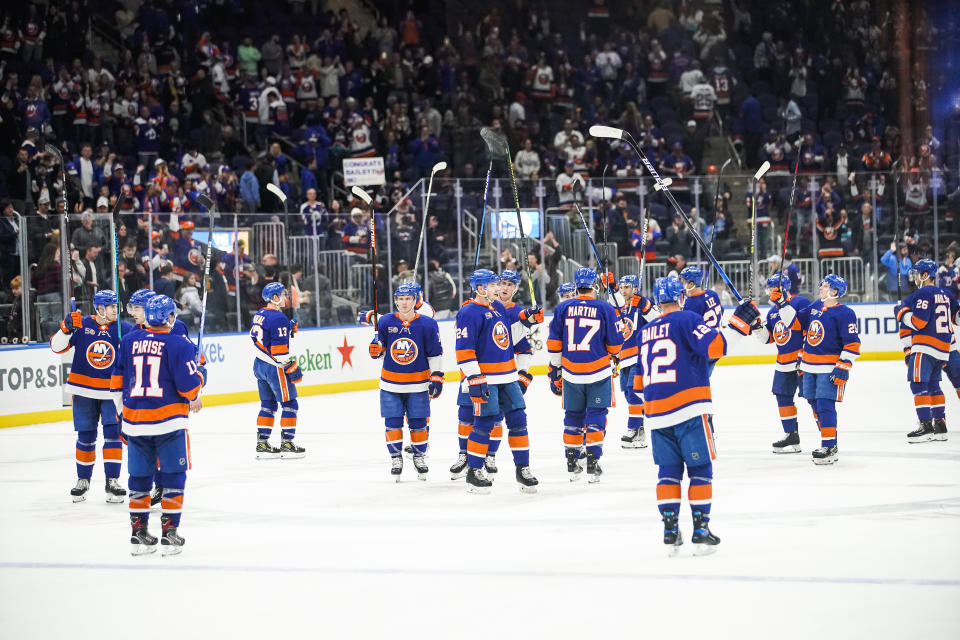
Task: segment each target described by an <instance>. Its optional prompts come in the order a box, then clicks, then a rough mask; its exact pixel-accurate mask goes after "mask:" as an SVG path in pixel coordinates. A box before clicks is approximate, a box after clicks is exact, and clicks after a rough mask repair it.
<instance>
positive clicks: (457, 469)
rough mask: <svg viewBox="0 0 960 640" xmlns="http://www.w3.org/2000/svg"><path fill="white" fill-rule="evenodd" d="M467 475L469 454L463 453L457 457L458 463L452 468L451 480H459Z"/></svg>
mask: <svg viewBox="0 0 960 640" xmlns="http://www.w3.org/2000/svg"><path fill="white" fill-rule="evenodd" d="M465 475H467V454H466V453H463V452H461V453H459V454H458V455H457V461H456V462H454V463H453V465H451V467H450V479H451V480H459V479H460V478H462V477H463V476H465Z"/></svg>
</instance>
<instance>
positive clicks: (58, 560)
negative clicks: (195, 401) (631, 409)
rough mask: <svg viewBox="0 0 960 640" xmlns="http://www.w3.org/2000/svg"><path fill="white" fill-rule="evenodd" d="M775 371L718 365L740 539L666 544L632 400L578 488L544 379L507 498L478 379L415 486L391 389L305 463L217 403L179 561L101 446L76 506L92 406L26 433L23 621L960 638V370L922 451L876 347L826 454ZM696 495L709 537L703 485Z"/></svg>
mask: <svg viewBox="0 0 960 640" xmlns="http://www.w3.org/2000/svg"><path fill="white" fill-rule="evenodd" d="M771 376H772V371H771V367H769V366H741V367H735V366H723V367H718V368H717V371H716V373H715V375H714V377H713V388H714V399H715V409H716V419H715V423H716V429H717V448H718V455H719V457H718V459H717V461H716V463H715V472H714V474H715V485H714V486H715V488H714V505H713V518H712V521H711V527H712V529H713V530H714V533H716V534H717V535H718V536H720V538H722V544H721V545H720V547H719V551H718V552H717V553H716V554H715V555H713V556H708V557H692V556H691V552H690V545H689V544H687V545H685V547H684V550H683V551H682V552H681V555H680V557H676V558H667V557H666V556H665V550H664V546H663V544H662V541H661V532H662V525H661V522H660V518H659V515H658V513H657V509H656V503H655V492H654V485H655V483H656V478H657V473H656V467H655V466H654V465H653V462H652V460H651V454H650V450H649V449H643V450H632V451H628V450H623V449H621V448H620V444H619V438H620V435H621V434H622V432H623V430H624V425H625V422H626V407H625V405H624V404H623V403H622V399H620V400H621V401H620V402H618V406H617V407H616V408H615V409H614V410H612V415H611V418H610V420H609V423H608V432H607V433H608V440H607V442H608V445H607V447H606V455H605V456H604V458H603V467H604V470H605V475H604V476H603V480H602V482H601V483H599V484H596V485H587V484H586V482H585V481H581V482H579V483H576V484H571V483H570V482H568V480H567V478H566V470H565V465H564V461H563V455H562V442H561V434H562V421H561V420H562V413H561V409H560V403H559V400H557V399H555V398H554V396H552V395H551V394H550V393H549V391H548V389H547V381H546V377H545V376H537V377H536V378H535V380H534V386H533V389H532V390H531V392H530V393H529V394H528V395H527V401H528V404H529V409H530V411H529V414H530V419H529V420H530V432H531V436H530V441H531V454H532V468H533V471H534V473H535V474H536V475H537V477H538V478H539V479H540V490H539V493H537V494H536V495H522V494H521V493H520V492H519V491H518V489H517V484H516V482H515V481H514V478H513V464H512V460H511V457H510V453H509V448H508V446H507V444H506V442H504V445H503V447H502V448H501V450H500V454H499V455H498V458H497V460H498V464H499V467H500V474H499V477H498V478H497V479H496V481H495V484H494V487H493V493H492V494H491V495H488V496H478V495H469V494H467V493H466V492H465V487H464V483H463V481H462V480H461V481H457V482H453V481H451V480H450V478H449V474H448V471H447V469H448V468H449V466H450V464H451V463H452V462H453V461H454V459H455V458H456V453H457V444H456V426H455V425H456V418H455V416H456V411H455V406H454V402H455V393H454V388H453V386H452V385H448V386H447V388H446V390H445V392H444V395H443V396H442V397H441V398H440V399H439V400H438V401H435V402H434V403H433V407H434V409H433V410H434V416H433V418H432V420H431V424H432V430H431V449H430V456H429V458H428V463H429V464H430V467H431V472H430V478H429V480H428V481H426V482H418V481H417V480H416V476H415V474H414V472H413V469H412V464H410V461H409V460H407V461H406V462H407V464H406V467H405V469H404V476H403V482H402V483H400V484H396V483H394V482H393V481H392V479H391V478H390V475H389V458H388V455H387V453H386V448H385V446H384V437H383V427H382V423H381V421H380V418H379V413H378V408H377V392H376V391H364V392H355V393H345V394H340V395H320V396H311V397H307V398H302V399H301V401H300V402H301V410H300V427H299V430H298V440H299V442H300V443H301V444H302V445H303V446H305V447H307V457H306V458H305V459H303V460H271V461H257V460H255V459H254V454H253V449H254V444H255V435H254V434H255V430H256V429H255V426H254V419H255V417H256V413H257V405H255V404H246V405H235V406H229V407H215V408H208V409H205V410H203V411H202V412H201V413H200V414H199V415H198V416H196V417H195V418H194V423H193V426H192V427H191V429H190V436H191V443H192V448H193V449H192V451H193V470H192V471H190V473H189V474H188V478H187V490H186V496H185V510H184V515H183V522H182V524H181V528H180V530H181V533H182V534H183V535H184V537H185V538H186V539H187V544H186V546H185V548H184V552H183V554H182V555H180V556H176V557H170V558H162V557H161V556H160V554H159V553H157V554H154V555H152V556H147V557H139V558H133V557H131V556H130V554H129V546H130V545H129V543H128V539H129V532H130V528H129V524H128V517H127V511H126V506H125V505H109V504H106V503H105V501H104V494H103V471H102V466H101V463H100V460H99V457H100V453H99V446H98V462H97V466H96V467H95V470H94V478H93V483H92V487H91V491H90V494H89V498H88V500H87V501H86V502H84V503H80V504H73V503H71V501H70V496H69V495H68V491H69V489H70V488H71V487H72V486H73V484H74V482H75V472H74V462H73V451H74V436H73V430H72V427H71V425H70V424H69V423H58V424H49V425H39V426H34V427H20V428H10V429H3V430H0V494H2V505H3V516H2V518H0V638H3V639H5V640H7V639H9V640H14V639H17V640H19V639H21V638H45V639H49V638H67V637H69V638H98V639H100V638H153V637H163V638H197V637H202V636H203V637H209V636H210V635H211V634H213V635H214V636H215V637H224V638H231V639H233V638H270V637H277V638H279V637H289V638H293V637H298V638H299V637H333V638H373V637H388V638H406V637H411V638H420V639H422V638H457V639H459V638H493V637H504V638H548V637H549V638H567V637H573V636H582V637H587V638H627V637H631V638H637V637H643V634H645V633H651V632H653V633H665V634H671V636H670V637H674V638H677V637H681V638H682V637H691V636H695V637H701V638H725V637H733V636H734V634H736V635H737V636H739V637H748V638H770V637H779V638H799V637H807V638H809V637H818V638H819V637H823V638H853V637H869V638H957V637H960V421H958V420H957V416H958V400H957V397H956V394H955V393H954V392H953V390H952V389H950V388H949V383H946V384H945V391H947V418H948V426H949V427H950V428H951V433H950V440H949V441H948V442H938V443H927V444H917V445H910V444H907V442H906V438H905V433H906V432H907V431H908V430H910V429H912V428H913V426H914V424H915V416H914V413H913V403H912V399H911V396H910V395H909V393H908V388H907V384H906V382H905V374H904V368H903V364H902V363H901V362H861V363H858V364H856V365H855V366H854V369H853V373H852V376H851V382H850V384H849V386H848V392H847V396H846V400H845V401H844V402H843V404H842V405H841V406H840V407H839V418H840V424H839V447H840V462H839V463H838V464H837V465H836V466H834V467H815V466H814V465H813V463H812V462H811V458H810V451H811V450H812V449H813V448H814V447H815V446H819V438H818V434H817V433H816V429H815V428H814V426H813V422H812V419H811V418H810V412H809V409H808V408H807V406H806V405H805V404H803V405H802V406H801V407H800V416H801V423H800V424H801V426H800V431H801V440H802V446H803V453H801V454H794V455H786V456H775V455H774V454H772V453H771V452H770V443H771V442H772V441H773V440H775V439H778V438H779V437H780V434H781V433H782V430H781V428H780V423H779V418H778V414H777V407H776V403H775V401H774V398H773V396H772V395H771V394H770V393H769V388H770V380H771ZM274 433H275V438H277V437H279V434H278V433H277V432H276V431H275V432H274ZM121 480H122V482H123V483H124V485H125V484H126V475H125V472H124V475H123V476H122V477H121ZM684 484H685V485H686V482H685V483H684ZM681 513H682V519H681V527H682V529H683V532H684V537H685V538H686V539H687V540H689V535H690V528H691V525H690V517H689V509H688V507H687V505H686V490H684V506H683V509H682V512H681ZM150 526H151V531H152V532H153V533H155V534H156V533H158V531H159V527H160V522H159V512H157V511H155V512H154V515H153V517H152V519H151V523H150ZM286 634H290V635H286Z"/></svg>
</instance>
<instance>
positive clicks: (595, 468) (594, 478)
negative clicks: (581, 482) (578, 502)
mask: <svg viewBox="0 0 960 640" xmlns="http://www.w3.org/2000/svg"><path fill="white" fill-rule="evenodd" d="M602 475H603V469H601V468H600V458H598V457H597V456H595V455H593V454H592V453H590V452H587V482H589V483H590V484H595V483H597V482H600V476H602Z"/></svg>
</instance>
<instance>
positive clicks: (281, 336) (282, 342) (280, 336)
mask: <svg viewBox="0 0 960 640" xmlns="http://www.w3.org/2000/svg"><path fill="white" fill-rule="evenodd" d="M293 325H294V323H293V322H292V321H291V320H288V319H287V316H285V315H283V312H282V311H277V310H276V309H269V308H267V307H264V308H263V309H260V311H257V313H256V315H255V316H253V326H252V327H251V328H250V339H251V340H252V341H253V347H254V355H255V356H256V358H257V360H262V361H263V362H266V363H267V364H272V365H273V366H275V367H279V366H280V365H281V364H283V361H284V360H286V359H287V356H289V355H290V332H291V331H293Z"/></svg>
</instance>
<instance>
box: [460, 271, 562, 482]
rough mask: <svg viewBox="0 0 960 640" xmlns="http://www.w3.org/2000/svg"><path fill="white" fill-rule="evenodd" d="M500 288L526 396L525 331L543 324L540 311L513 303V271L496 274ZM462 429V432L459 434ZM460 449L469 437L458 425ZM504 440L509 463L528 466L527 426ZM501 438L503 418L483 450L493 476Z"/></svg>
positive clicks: (516, 281) (528, 353) (528, 352)
mask: <svg viewBox="0 0 960 640" xmlns="http://www.w3.org/2000/svg"><path fill="white" fill-rule="evenodd" d="M499 284H500V286H499V288H498V292H497V298H498V299H499V301H500V304H502V305H503V308H504V313H505V315H506V316H507V320H508V321H509V326H510V337H511V339H512V340H513V355H514V359H515V361H516V363H517V369H518V371H517V378H518V382H519V383H520V391H521V392H522V393H523V394H526V393H527V389H528V388H529V387H530V382H531V381H532V380H533V376H531V375H530V361H531V360H532V359H533V347H532V346H530V340H528V339H527V330H528V329H532V328H533V327H534V326H536V325H537V324H539V323H541V322H543V309H541V308H540V307H534V309H533V313H532V314H531V313H530V311H529V310H527V309H521V308H520V305H518V304H517V303H516V302H514V301H513V296H514V294H515V293H516V292H517V289H518V287H519V286H520V274H519V273H517V272H516V271H514V270H513V269H506V270H504V271H503V273H501V274H500V283H499ZM464 427H466V433H463V431H464ZM460 429H461V434H460V438H461V439H462V442H461V450H462V451H464V452H465V451H466V449H465V447H466V440H467V438H468V436H469V435H470V429H469V425H467V424H465V423H464V422H461V425H460ZM508 434H509V435H508V436H507V437H508V439H509V441H510V449H511V450H512V451H513V462H514V464H515V465H518V466H525V465H527V464H529V462H528V460H529V457H530V456H529V454H528V453H524V452H526V451H527V448H528V446H529V442H528V441H529V438H528V436H527V427H526V426H525V425H524V426H523V427H519V428H515V429H514V430H512V431H511V430H509V429H508ZM502 438H503V415H502V414H501V415H499V416H497V423H496V424H495V425H493V429H491V430H490V446H489V447H488V448H487V457H486V459H485V460H484V463H483V466H484V468H485V469H486V471H487V473H488V474H496V473H497V460H496V456H497V451H498V450H499V449H500V441H501V440H502Z"/></svg>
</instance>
